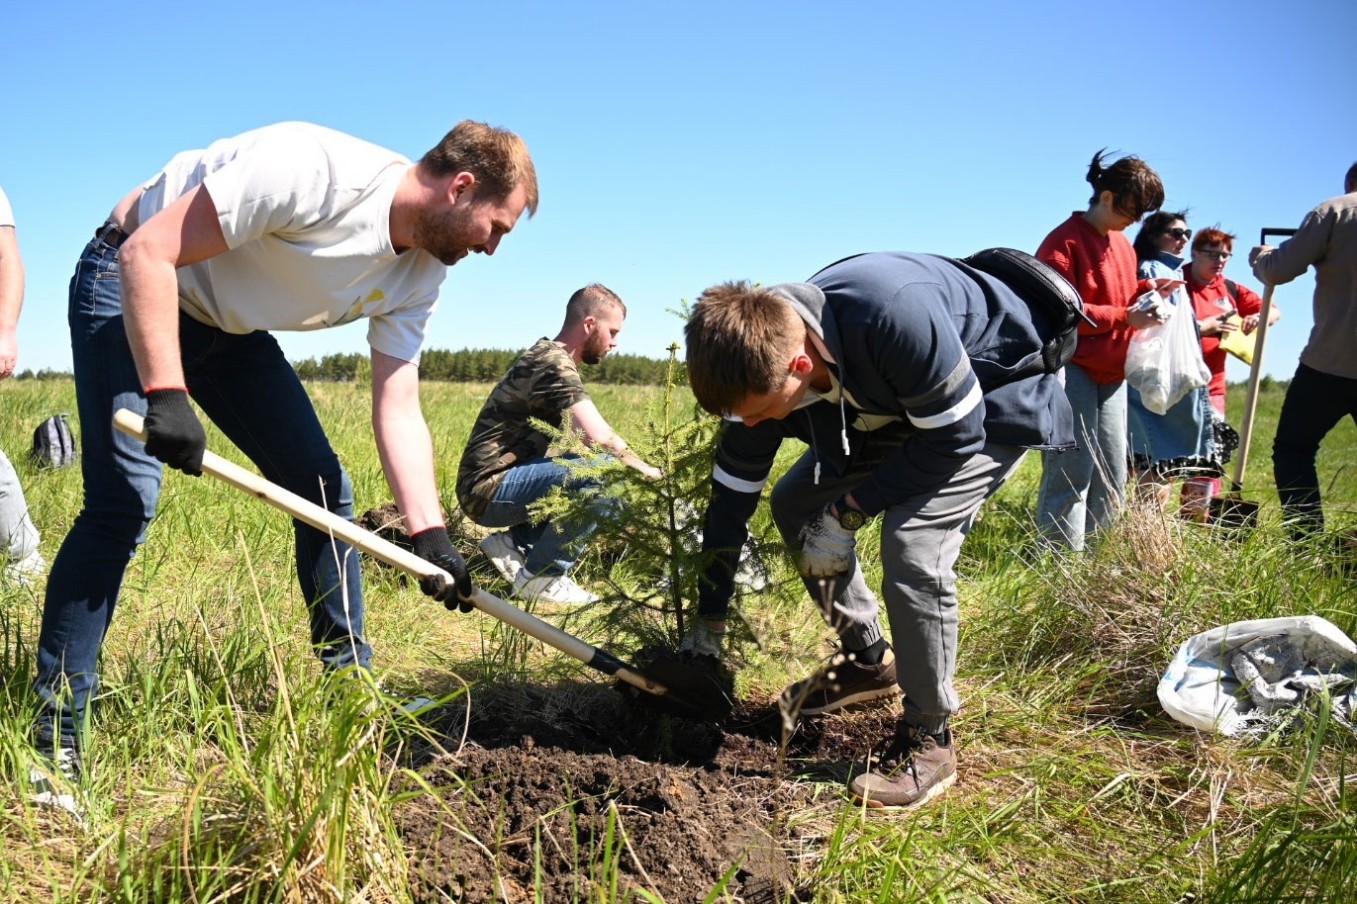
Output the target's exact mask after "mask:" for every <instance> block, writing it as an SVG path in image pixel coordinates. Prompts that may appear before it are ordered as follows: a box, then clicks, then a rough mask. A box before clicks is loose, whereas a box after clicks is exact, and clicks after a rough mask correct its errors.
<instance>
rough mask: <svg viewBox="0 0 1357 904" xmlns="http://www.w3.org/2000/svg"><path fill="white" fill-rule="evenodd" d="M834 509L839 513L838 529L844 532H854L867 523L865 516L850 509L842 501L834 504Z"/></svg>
mask: <svg viewBox="0 0 1357 904" xmlns="http://www.w3.org/2000/svg"><path fill="white" fill-rule="evenodd" d="M834 509H835V511H837V512H838V513H839V527H842V528H843V529H844V530H852V531H855V530H857V529H858V528H860V527H862V525H864V524H866V523H867V516H866V515H864V514H863V513H862V512H860V511H858V510H857V509H855V508H853V507H851V506H850V505H849V504H848V503H847V502H845V501H844V500H842V499H840V500H839V501H838V502H836V503H834Z"/></svg>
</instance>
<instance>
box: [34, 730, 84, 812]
mask: <svg viewBox="0 0 1357 904" xmlns="http://www.w3.org/2000/svg"><path fill="white" fill-rule="evenodd" d="M28 787H29V796H28V799H29V800H31V801H32V802H33V803H35V804H37V805H38V806H40V807H46V808H48V809H51V810H63V811H65V812H66V813H69V814H70V815H71V816H73V817H74V818H75V821H76V822H80V823H83V822H84V821H85V808H84V806H83V805H82V804H81V803H80V799H79V797H78V794H79V788H80V754H79V752H78V751H76V750H75V748H73V747H58V748H57V749H56V751H55V753H54V754H49V753H47V752H45V751H41V750H40V751H38V755H37V759H36V761H35V762H34V763H33V765H32V766H30V767H29V769H28Z"/></svg>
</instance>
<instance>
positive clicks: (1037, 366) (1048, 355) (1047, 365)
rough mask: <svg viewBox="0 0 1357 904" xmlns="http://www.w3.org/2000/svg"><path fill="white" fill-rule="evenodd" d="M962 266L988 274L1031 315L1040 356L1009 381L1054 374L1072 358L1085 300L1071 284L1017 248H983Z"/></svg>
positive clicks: (1021, 367)
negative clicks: (1039, 342)
mask: <svg viewBox="0 0 1357 904" xmlns="http://www.w3.org/2000/svg"><path fill="white" fill-rule="evenodd" d="M961 263H963V264H966V265H968V266H971V267H974V268H975V269H977V270H979V271H980V272H981V273H988V274H989V275H990V276H993V277H994V278H995V279H997V280H999V281H1000V282H1002V283H1004V284H1005V285H1006V286H1008V287H1009V288H1010V289H1012V290H1013V291H1014V293H1016V294H1017V295H1018V297H1019V298H1021V299H1022V300H1023V301H1025V302H1027V307H1028V308H1029V309H1030V310H1031V312H1032V324H1033V326H1035V327H1036V329H1037V333H1038V335H1040V336H1041V340H1042V342H1041V353H1040V354H1039V355H1033V356H1032V358H1031V359H1030V360H1028V361H1026V362H1024V364H1023V365H1022V366H1020V367H1019V368H1018V370H1017V371H1015V372H1014V373H1013V374H1012V375H1010V377H1009V378H1008V379H1009V381H1012V380H1020V379H1023V378H1024V377H1031V376H1035V375H1037V374H1042V373H1046V374H1053V373H1057V372H1059V370H1060V368H1062V367H1064V366H1065V365H1066V364H1068V363H1069V361H1070V359H1071V358H1073V357H1074V348H1075V346H1076V345H1078V344H1079V335H1078V329H1079V321H1080V320H1086V321H1088V322H1089V323H1092V322H1093V321H1091V320H1089V318H1088V315H1086V314H1085V313H1084V300H1083V299H1082V298H1080V297H1079V291H1078V290H1077V289H1075V288H1074V286H1072V285H1071V284H1070V281H1069V280H1067V279H1065V277H1063V276H1061V275H1060V274H1059V273H1058V272H1056V271H1055V270H1054V269H1052V268H1051V267H1050V266H1049V265H1047V264H1045V263H1043V262H1042V261H1040V260H1038V259H1037V258H1035V257H1033V256H1032V255H1030V254H1028V253H1027V252H1025V251H1019V250H1017V249H1016V248H986V249H985V250H983V251H977V252H976V253H975V254H972V255H971V256H970V257H963V258H961Z"/></svg>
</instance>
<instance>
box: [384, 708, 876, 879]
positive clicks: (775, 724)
mask: <svg viewBox="0 0 1357 904" xmlns="http://www.w3.org/2000/svg"><path fill="white" fill-rule="evenodd" d="M472 697H473V699H472V701H471V704H470V706H469V707H467V706H466V705H465V704H460V705H455V706H452V707H448V708H447V710H446V711H445V712H444V713H443V714H442V719H443V721H440V722H439V723H438V726H439V727H440V728H441V730H442V733H444V734H445V735H446V736H447V737H448V738H449V741H448V743H447V745H446V746H447V747H448V748H449V749H454V748H457V749H456V752H455V753H452V754H447V755H443V756H441V757H438V758H436V759H433V760H432V761H431V762H429V763H428V764H427V765H426V766H424V767H423V768H422V769H421V774H422V777H423V779H424V781H426V782H427V783H428V784H429V786H431V787H432V788H434V789H435V790H436V794H434V795H428V794H424V795H419V796H417V797H415V798H414V799H412V800H411V801H410V802H408V803H406V804H403V805H401V806H400V807H398V808H397V809H396V812H395V818H396V821H397V825H398V826H399V828H400V831H401V833H402V835H403V837H404V838H405V841H406V844H407V848H408V849H409V850H411V851H412V852H414V854H413V856H412V858H411V864H410V868H411V885H412V889H413V891H414V894H415V899H416V900H417V901H446V900H449V899H452V900H457V901H468V902H480V901H485V902H489V901H509V902H517V901H532V900H533V897H532V889H533V888H534V885H535V884H536V885H538V886H540V887H541V888H542V889H543V890H544V895H545V898H544V899H545V900H547V901H574V900H585V899H588V898H589V897H590V894H589V889H590V888H592V887H594V885H595V884H597V883H610V882H611V881H613V879H614V878H615V879H616V881H617V883H618V888H619V891H620V890H621V889H623V888H626V887H639V888H643V889H647V890H649V891H651V892H652V893H655V894H658V895H661V896H663V898H664V899H665V900H666V901H693V900H702V899H703V898H704V897H705V896H706V894H707V892H709V891H710V890H711V889H712V888H713V887H716V886H717V885H718V884H719V883H721V882H722V881H725V882H726V886H725V889H726V891H727V892H728V893H729V894H731V895H733V896H736V897H737V898H738V899H739V900H744V901H767V902H773V901H783V900H786V899H787V897H788V896H789V895H791V896H793V898H794V899H797V900H801V899H808V898H809V894H808V893H807V892H806V891H805V889H804V888H803V887H802V886H803V885H804V884H805V879H804V877H801V876H799V875H798V873H797V869H796V866H795V863H796V862H797V860H796V855H797V854H799V852H800V851H801V850H802V849H803V848H804V847H805V846H806V845H807V844H813V843H815V841H816V838H815V837H813V836H814V835H815V834H816V830H815V829H814V828H812V827H813V826H814V825H815V821H814V820H813V819H809V818H808V817H807V814H808V813H809V812H810V811H811V810H813V809H815V808H819V809H822V810H825V811H826V812H827V813H832V811H833V808H834V807H836V806H837V805H838V802H839V801H840V800H841V798H840V797H838V796H837V795H835V794H819V795H818V797H817V799H816V802H812V795H813V793H814V792H816V791H823V790H824V789H823V788H822V787H821V788H817V787H816V783H817V782H833V783H835V784H838V783H841V782H843V781H844V780H845V778H846V777H847V775H848V771H849V768H850V765H851V763H852V762H853V761H855V760H859V759H860V758H861V757H862V756H863V755H864V754H865V753H866V751H867V750H868V749H869V747H870V746H871V745H872V744H873V743H874V742H876V741H878V740H879V739H880V738H881V737H883V736H884V735H885V734H886V733H888V732H889V731H890V729H891V727H892V726H893V724H894V720H895V718H896V715H895V713H894V712H892V711H891V710H890V709H887V708H877V709H874V710H869V711H863V712H859V713H849V714H840V715H834V716H829V717H825V718H823V719H820V720H817V721H815V722H810V723H807V724H805V725H803V726H802V727H801V728H799V729H798V730H797V731H796V732H795V734H794V735H793V736H792V737H791V738H790V739H789V743H788V745H787V746H786V748H785V752H784V753H783V754H782V755H781V756H780V755H779V751H780V750H781V749H782V745H781V741H782V730H781V720H780V718H779V716H778V714H777V707H776V705H775V703H774V702H772V701H760V702H755V703H744V704H741V705H740V706H739V707H737V709H736V711H735V712H734V713H733V714H732V716H731V717H730V718H729V719H728V720H727V721H726V723H725V725H724V726H723V727H717V726H713V725H710V724H703V723H699V722H690V721H687V720H684V719H679V718H673V717H670V716H667V715H664V714H661V713H658V712H655V711H654V710H653V709H647V708H646V707H644V706H642V705H638V704H633V703H629V702H627V701H626V700H624V699H623V698H622V696H621V695H619V694H617V693H615V692H613V691H612V690H610V689H608V688H606V687H604V686H601V685H598V684H561V685H555V686H551V687H493V688H486V689H480V688H476V689H473V691H472ZM463 739H465V740H463ZM458 745H460V747H459V748H458ZM793 817H795V818H793ZM597 864H610V865H611V869H610V870H606V871H605V872H607V873H608V874H607V875H599V874H598V873H599V872H600V871H601V868H600V867H599V866H597ZM591 870H592V871H593V873H594V874H591Z"/></svg>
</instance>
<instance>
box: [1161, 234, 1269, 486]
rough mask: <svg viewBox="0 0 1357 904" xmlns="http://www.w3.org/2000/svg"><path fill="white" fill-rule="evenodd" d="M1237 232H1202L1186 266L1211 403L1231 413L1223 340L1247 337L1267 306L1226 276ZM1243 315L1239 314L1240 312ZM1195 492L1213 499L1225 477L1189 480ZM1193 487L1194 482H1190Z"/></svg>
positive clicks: (1213, 406)
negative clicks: (1234, 335)
mask: <svg viewBox="0 0 1357 904" xmlns="http://www.w3.org/2000/svg"><path fill="white" fill-rule="evenodd" d="M1234 240H1235V237H1234V236H1233V235H1232V234H1230V233H1228V232H1225V231H1223V230H1221V229H1217V228H1215V227H1212V228H1210V229H1203V230H1202V231H1200V232H1198V233H1197V235H1196V237H1195V238H1193V239H1192V265H1191V266H1190V267H1187V268H1185V271H1184V272H1185V274H1186V276H1187V290H1188V294H1189V295H1190V296H1191V298H1192V306H1193V308H1194V309H1195V310H1196V313H1197V328H1198V330H1200V332H1201V337H1202V357H1203V358H1205V359H1206V367H1207V369H1208V370H1210V371H1211V382H1210V384H1209V385H1208V386H1207V390H1208V392H1209V393H1210V397H1211V407H1212V408H1214V409H1215V410H1216V411H1217V412H1219V413H1220V415H1221V417H1222V418H1223V417H1224V416H1225V359H1226V351H1225V349H1223V348H1221V345H1220V339H1221V337H1222V336H1224V335H1225V334H1226V333H1230V332H1234V331H1235V330H1241V331H1242V332H1243V333H1244V335H1245V336H1247V335H1249V334H1250V333H1252V332H1253V331H1254V330H1255V329H1257V328H1258V318H1259V316H1260V314H1261V313H1262V310H1263V299H1262V297H1261V296H1260V295H1259V294H1258V293H1257V292H1255V291H1253V290H1252V289H1249V288H1247V287H1245V286H1241V285H1239V284H1237V283H1234V282H1231V281H1230V280H1228V279H1226V278H1225V262H1226V261H1228V260H1229V259H1230V257H1231V255H1232V254H1233V253H1234ZM1270 310H1271V313H1270V314H1269V315H1268V326H1271V325H1272V324H1274V323H1276V322H1277V320H1278V319H1279V318H1280V317H1281V316H1282V312H1281V310H1280V309H1279V308H1278V307H1277V306H1276V305H1275V304H1274V305H1273V306H1272V307H1271V309H1270ZM1236 315H1238V316H1236ZM1189 483H1190V484H1193V486H1192V487H1191V488H1190V491H1191V492H1192V493H1194V494H1200V495H1204V496H1205V498H1206V499H1207V500H1208V501H1209V500H1210V499H1211V497H1212V496H1216V495H1218V494H1219V493H1220V478H1219V477H1218V476H1217V477H1201V478H1193V479H1192V480H1191V481H1189ZM1184 492H1185V493H1186V492H1189V487H1184Z"/></svg>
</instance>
